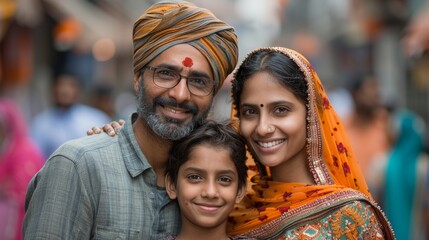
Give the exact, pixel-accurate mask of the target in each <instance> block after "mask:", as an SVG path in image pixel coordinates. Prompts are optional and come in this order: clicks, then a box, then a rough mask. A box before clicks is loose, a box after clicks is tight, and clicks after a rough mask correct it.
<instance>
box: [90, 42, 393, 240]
mask: <svg viewBox="0 0 429 240" xmlns="http://www.w3.org/2000/svg"><path fill="white" fill-rule="evenodd" d="M232 95H233V103H234V104H233V105H234V106H233V114H232V115H233V116H234V117H233V119H232V121H233V122H235V123H237V124H238V126H237V127H238V129H239V131H240V133H241V134H242V135H243V136H244V137H245V138H246V141H247V145H248V148H249V150H250V152H251V155H252V156H253V159H255V163H256V165H257V166H258V168H257V170H258V173H256V175H254V176H253V177H252V179H251V185H252V189H251V190H249V192H248V194H247V196H246V197H245V198H244V199H243V201H242V202H241V203H240V204H239V205H238V206H237V207H236V209H235V210H234V211H233V213H232V214H231V215H230V219H229V226H228V233H229V234H230V235H246V236H249V237H254V238H258V239H394V235H393V231H392V229H391V227H390V225H389V224H388V222H387V220H386V218H385V216H384V214H383V213H382V212H381V210H380V209H379V207H378V206H377V205H376V203H375V202H374V201H373V200H372V197H371V194H370V193H369V192H368V187H367V185H366V182H365V180H364V178H363V175H362V173H361V171H360V169H359V166H358V165H357V162H356V160H355V158H354V156H353V153H352V150H351V149H350V147H349V142H348V139H347V138H346V136H345V133H344V128H343V126H342V124H341V123H340V121H339V118H338V117H337V115H336V113H335V111H334V110H333V109H332V107H331V105H330V103H329V100H328V98H327V96H326V93H325V91H324V89H323V86H322V84H321V82H320V80H319V78H318V76H317V74H316V72H315V71H314V70H313V68H312V66H311V65H310V63H309V62H308V61H307V60H306V59H305V58H304V57H303V56H301V55H300V54H299V53H297V52H295V51H293V50H290V49H286V48H262V49H258V50H255V51H253V52H251V53H250V54H249V55H248V56H247V57H246V59H245V60H244V61H243V63H242V64H241V65H240V66H239V68H238V69H237V71H236V72H235V75H234V80H233V87H232ZM112 127H117V124H112V126H110V127H109V126H108V128H106V127H104V131H106V132H109V131H112ZM93 131H95V132H97V131H98V129H96V128H95V129H93ZM251 169H252V167H251ZM253 169H256V168H253Z"/></svg>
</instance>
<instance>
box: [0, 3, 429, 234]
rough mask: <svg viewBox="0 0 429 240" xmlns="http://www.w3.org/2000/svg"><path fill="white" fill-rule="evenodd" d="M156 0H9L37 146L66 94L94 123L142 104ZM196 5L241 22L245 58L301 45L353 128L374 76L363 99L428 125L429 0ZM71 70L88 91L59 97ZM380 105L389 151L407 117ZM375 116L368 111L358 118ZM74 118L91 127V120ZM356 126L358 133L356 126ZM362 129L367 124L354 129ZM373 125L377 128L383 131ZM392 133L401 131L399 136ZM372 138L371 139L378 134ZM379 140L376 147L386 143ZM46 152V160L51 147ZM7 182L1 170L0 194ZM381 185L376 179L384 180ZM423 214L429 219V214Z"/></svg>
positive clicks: (16, 86) (9, 33) (8, 93)
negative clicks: (140, 65)
mask: <svg viewBox="0 0 429 240" xmlns="http://www.w3.org/2000/svg"><path fill="white" fill-rule="evenodd" d="M155 2H157V1H149V0H144V1H143V0H141V1H137V0H0V98H1V99H8V100H10V101H12V102H13V103H14V104H16V108H17V109H18V110H19V111H20V112H21V113H22V116H23V121H24V122H25V123H26V125H27V128H28V130H29V133H28V135H29V136H31V138H32V139H33V140H34V141H35V144H36V145H38V144H40V143H41V142H42V140H37V138H35V136H34V135H35V134H34V133H33V131H34V129H35V128H38V126H39V124H40V121H39V123H38V124H34V122H35V121H36V118H37V115H38V114H39V113H41V112H43V111H45V110H47V109H49V108H50V107H52V106H53V105H55V104H57V103H58V104H59V103H60V102H61V101H65V102H66V103H64V104H65V106H66V107H67V106H71V105H73V104H82V105H84V106H88V107H92V108H94V109H97V110H100V111H102V112H103V114H105V116H107V118H104V117H105V116H101V117H100V118H99V119H101V120H100V122H101V123H100V122H89V121H86V123H90V125H89V126H91V127H92V126H94V125H95V124H99V125H97V126H101V124H103V123H107V121H110V120H118V119H120V118H125V117H126V116H127V115H128V114H130V113H131V112H133V111H134V110H135V100H136V99H135V95H134V92H133V89H132V86H133V68H132V27H133V23H134V21H135V20H136V19H137V18H138V17H139V16H140V14H141V13H142V12H143V11H144V10H145V9H146V8H148V7H149V6H150V5H151V4H153V3H155ZM190 2H193V3H195V4H196V5H198V6H200V7H205V8H208V9H210V10H211V11H212V12H213V13H214V14H215V15H216V16H217V17H219V18H220V19H222V20H224V21H226V22H228V23H229V24H231V25H232V26H234V27H235V28H236V30H237V33H238V37H239V49H240V59H243V58H244V56H245V55H246V54H247V53H248V52H250V51H251V50H253V49H255V48H259V47H265V46H283V47H288V48H292V49H295V50H297V51H298V52H301V53H302V54H303V55H304V56H306V57H307V58H308V59H309V60H310V62H311V63H312V65H313V67H314V68H315V70H316V71H317V73H318V74H319V77H320V79H321V80H322V82H323V84H324V86H325V87H326V90H327V91H328V92H329V96H330V100H331V102H332V104H333V106H334V107H335V109H336V110H337V112H338V114H339V115H340V117H341V118H343V119H344V121H345V122H350V126H351V127H350V128H351V129H353V126H352V125H353V124H355V123H356V122H354V121H352V120H349V119H351V118H353V113H355V111H356V105H357V103H356V101H358V100H357V99H356V98H354V94H353V92H354V91H355V90H357V89H358V88H359V87H360V86H361V84H362V82H363V79H365V78H367V77H368V76H371V78H372V79H373V80H374V81H375V84H376V86H372V87H368V88H369V90H373V93H372V95H370V96H368V97H366V96H367V95H363V94H364V93H359V94H360V95H359V96H363V97H361V98H363V100H366V101H369V102H367V103H366V104H367V107H368V106H369V107H370V108H371V107H373V106H375V105H377V106H380V107H382V108H383V109H385V110H386V112H388V113H389V114H391V113H392V112H396V110H397V109H406V110H407V111H411V112H413V113H415V114H416V116H417V118H418V119H419V122H420V123H421V124H422V126H424V125H426V124H427V123H428V122H429V3H428V1H427V0H215V1H214V0H191V1H190ZM64 73H67V74H69V75H73V76H74V77H75V78H76V79H77V80H78V85H79V87H78V88H77V89H78V90H75V91H77V93H75V94H76V95H78V96H79V97H78V98H76V100H70V101H71V102H67V100H64V99H63V100H58V99H56V97H58V96H56V95H59V96H60V97H65V96H66V95H67V94H68V92H67V91H64V92H60V93H58V92H56V93H55V92H54V86H55V84H54V83H58V82H59V80H57V78H58V77H59V76H61V75H62V74H64ZM229 89H230V83H229V81H225V84H224V86H223V88H222V91H221V92H220V93H219V94H218V96H217V97H216V99H215V105H214V106H213V111H212V113H211V117H212V118H214V119H219V120H223V119H227V118H228V117H229V112H230V104H231V100H230V93H229ZM369 94H371V93H369ZM371 96H373V97H374V98H371ZM371 100H374V102H370V101H371ZM73 101H74V102H73ZM362 104H364V103H362ZM371 111H372V110H368V119H369V120H368V119H367V121H368V122H370V123H369V124H368V125H371V126H375V128H374V129H376V130H380V129H383V130H381V131H383V132H382V133H381V135H382V134H386V135H389V137H386V140H385V142H386V145H385V146H384V145H383V146H381V147H380V149H381V150H380V149H379V150H380V151H382V154H385V155H386V154H387V152H388V151H389V149H391V148H392V147H393V146H394V145H395V141H396V139H397V138H398V135H399V133H398V132H399V130H398V129H394V126H396V127H397V126H398V124H396V125H395V124H391V123H386V122H384V123H383V124H382V127H379V125H377V124H373V125H372V115H371V114H372V113H371ZM97 114H98V113H97ZM362 114H363V115H362ZM365 114H366V112H365V111H363V112H361V113H359V114H355V115H359V116H366V115H365ZM370 115H371V116H370ZM375 115H377V114H375ZM87 118H88V117H86V119H87ZM89 118H91V117H89ZM94 118H95V117H94ZM106 119H107V120H106ZM71 124H74V125H77V124H80V125H83V123H82V121H80V122H79V121H76V122H72V123H71ZM69 126H70V125H64V126H55V125H50V127H51V128H50V129H51V131H52V133H49V130H43V131H42V133H39V134H42V135H43V134H46V135H53V133H59V131H58V130H59V129H60V128H64V129H68V128H71V127H69ZM347 126H349V125H347ZM392 126H393V127H392ZM5 128H6V129H7V128H8V125H5ZM81 129H83V130H80V129H79V130H73V131H74V132H75V133H76V132H78V134H80V135H81V136H84V135H86V130H88V129H89V127H88V126H83V127H82V128H81ZM80 131H81V132H80ZM0 132H1V131H0ZM350 132H351V133H352V134H351V135H353V134H354V133H353V130H350ZM354 132H358V133H362V132H364V131H363V130H359V128H358V130H356V128H354ZM369 132H370V133H374V130H370V131H369ZM392 134H394V135H395V137H393V138H390V135H392ZM420 134H421V136H422V138H423V146H424V147H423V148H422V149H421V151H422V152H427V150H428V142H429V141H428V140H429V138H428V135H429V134H428V130H427V128H424V127H422V128H421V129H420ZM355 135H356V134H355ZM3 136H4V135H3ZM75 136H76V137H79V136H78V135H75ZM354 137H355V136H351V138H354ZM3 138H4V137H3ZM358 138H359V136H356V139H358ZM362 138H363V139H366V140H368V138H372V136H371V135H367V136H363V137H362V136H361V139H362ZM6 139H7V135H6ZM373 139H376V138H373ZM392 139H393V140H392ZM351 140H352V143H353V144H356V145H357V144H358V143H359V141H358V140H354V139H351ZM363 142H365V141H363ZM375 142H376V143H375V145H377V144H378V143H380V141H375ZM367 143H368V142H367ZM356 149H363V150H359V151H365V149H368V145H360V146H356ZM42 151H43V150H42ZM47 151H48V150H47ZM368 151H369V150H368ZM371 151H372V150H371ZM376 151H377V150H374V152H370V153H368V157H367V158H368V159H369V160H360V161H361V162H362V166H363V169H364V171H365V174H366V175H367V176H368V179H369V180H368V181H369V182H373V181H372V180H371V179H372V175H374V174H375V175H377V173H370V172H369V170H368V169H370V168H371V166H373V165H371V161H373V160H374V159H376V158H377V159H378V156H379V155H380V154H379V152H376ZM383 151H384V152H383ZM419 151H420V150H419ZM371 154H374V155H375V154H378V155H377V157H372V156H369V155H371ZM44 155H45V159H46V158H47V156H49V152H48V153H44ZM363 158H364V157H362V159H363ZM1 161H2V160H1V159H0V167H1ZM425 166H426V165H425ZM381 168H382V167H381ZM0 173H1V172H0ZM427 179H429V177H428V178H427ZM427 179H426V181H428V182H429V180H427ZM1 181H2V178H1V176H0V198H1V196H2V194H1V190H2V188H1V187H2V182H1ZM422 181H425V180H422ZM376 182H377V180H374V185H376ZM370 185H371V184H370ZM378 187H380V186H378ZM376 188H377V186H375V187H374V189H376ZM381 188H382V187H381ZM374 191H375V190H374ZM426 196H427V195H426ZM380 201H383V200H382V199H381V200H380ZM0 202H1V201H0ZM425 204H426V208H425V209H426V210H427V208H428V206H427V203H425ZM426 210H425V211H426ZM0 212H1V205H0ZM422 219H423V220H422V222H423V223H424V224H426V226H428V225H429V223H428V219H429V214H427V215H425V217H423V218H422ZM0 225H1V223H0ZM1 229H2V227H0V232H1ZM427 229H429V228H427ZM0 238H1V237H0Z"/></svg>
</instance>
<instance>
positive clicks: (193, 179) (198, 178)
mask: <svg viewBox="0 0 429 240" xmlns="http://www.w3.org/2000/svg"><path fill="white" fill-rule="evenodd" d="M186 178H187V179H188V180H189V181H190V182H199V181H201V180H202V179H203V178H202V177H201V176H199V175H197V174H191V175H188V176H187V177H186Z"/></svg>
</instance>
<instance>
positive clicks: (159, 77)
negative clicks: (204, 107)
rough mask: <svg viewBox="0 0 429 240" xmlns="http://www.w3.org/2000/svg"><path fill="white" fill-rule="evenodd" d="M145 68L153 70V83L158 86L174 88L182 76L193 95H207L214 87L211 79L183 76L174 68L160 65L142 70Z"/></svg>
mask: <svg viewBox="0 0 429 240" xmlns="http://www.w3.org/2000/svg"><path fill="white" fill-rule="evenodd" d="M145 69H149V70H151V71H153V83H155V85H156V86H158V87H162V88H168V89H169V88H174V87H175V86H177V84H179V82H180V80H182V78H184V79H186V85H187V86H188V90H189V92H190V93H191V94H193V95H196V96H207V95H209V94H210V93H211V92H212V91H213V89H214V83H213V80H212V79H210V78H207V77H185V76H182V75H180V74H179V73H178V72H177V71H175V70H172V69H168V68H162V67H150V66H146V67H145V68H144V69H143V70H145Z"/></svg>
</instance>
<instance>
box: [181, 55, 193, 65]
mask: <svg viewBox="0 0 429 240" xmlns="http://www.w3.org/2000/svg"><path fill="white" fill-rule="evenodd" d="M182 64H183V66H185V67H192V65H194V63H193V62H192V59H191V58H189V57H185V60H183V61H182Z"/></svg>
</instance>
